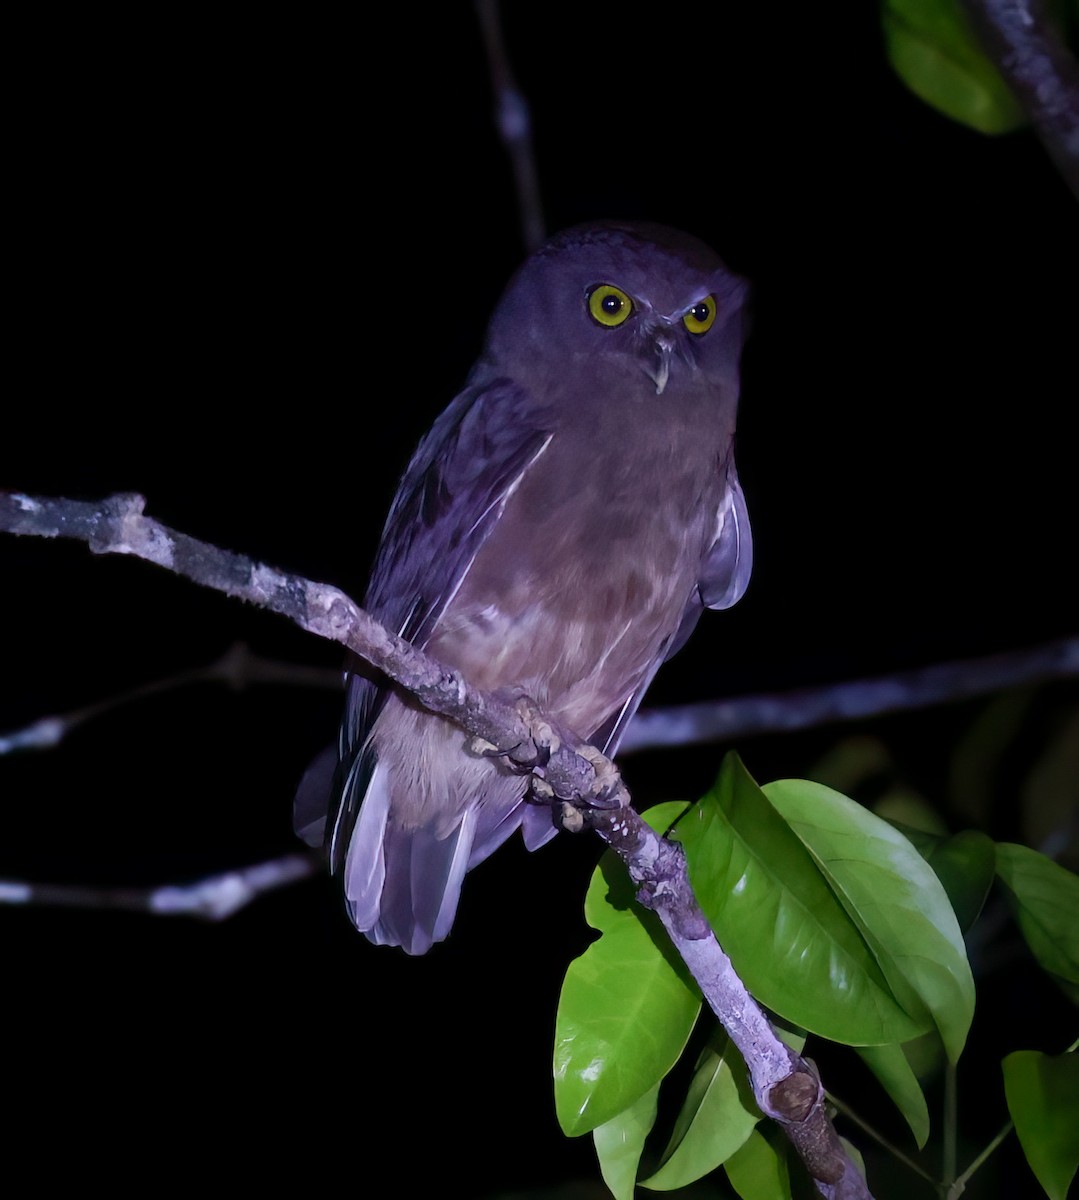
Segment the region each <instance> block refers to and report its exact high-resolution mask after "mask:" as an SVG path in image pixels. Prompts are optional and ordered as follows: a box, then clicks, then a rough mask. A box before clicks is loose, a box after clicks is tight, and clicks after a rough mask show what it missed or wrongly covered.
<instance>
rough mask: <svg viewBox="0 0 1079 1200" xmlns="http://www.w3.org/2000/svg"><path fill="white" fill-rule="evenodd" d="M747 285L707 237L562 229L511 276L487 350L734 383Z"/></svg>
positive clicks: (658, 230)
mask: <svg viewBox="0 0 1079 1200" xmlns="http://www.w3.org/2000/svg"><path fill="white" fill-rule="evenodd" d="M746 291H747V285H746V283H745V281H744V280H742V279H740V278H739V277H738V276H736V275H734V274H733V273H732V272H731V271H730V270H728V268H727V267H726V266H725V265H724V264H723V262H722V261H721V259H720V258H719V256H718V255H717V254H716V253H715V251H713V250H712V249H710V248H709V247H708V246H706V245H705V244H704V243H703V242H701V241H699V240H698V239H697V238H695V237H692V236H690V235H689V234H686V233H681V232H680V231H678V230H675V229H669V228H667V227H666V226H663V225H654V224H648V223H643V222H597V223H592V224H588V225H578V226H575V227H574V228H572V229H568V230H566V231H564V232H563V233H560V234H558V235H556V236H555V237H553V238H552V239H551V240H550V241H549V242H547V243H546V244H545V245H544V246H542V247H541V248H540V249H539V250H537V251H536V253H535V254H533V255H532V256H531V257H530V258H529V259H528V260H527V261H526V262H525V263H524V264H523V266H522V267H521V268H520V269H519V270H518V271H517V273H516V274H515V275H514V276H513V278H512V279H511V280H510V282H509V285H508V286H507V288H506V290H505V292H504V293H503V296H502V299H501V301H500V302H499V304H498V306H497V308H496V309H495V312H494V315H493V317H492V319H491V323H490V325H489V327H488V335H487V352H486V355H485V358H486V360H487V361H488V362H489V363H491V364H492V365H493V366H495V367H496V369H498V368H501V369H504V370H506V371H507V372H508V373H510V374H516V373H518V372H520V371H522V370H523V371H527V373H528V374H529V375H530V376H532V377H536V375H535V373H536V372H537V371H538V372H543V371H548V372H554V371H558V372H564V371H565V370H567V368H569V369H576V370H589V371H599V372H601V373H603V374H604V376H605V378H604V380H603V382H604V383H606V384H610V383H611V382H612V381H614V380H622V381H623V386H625V385H627V384H629V385H634V384H635V385H636V386H639V387H642V388H650V389H651V390H652V392H653V394H663V393H664V391H665V390H666V389H667V388H668V386H672V387H685V386H689V387H696V386H698V385H699V384H701V383H706V384H713V385H714V384H716V383H723V382H726V383H729V384H734V383H736V381H737V375H738V361H739V357H740V354H741V348H742V341H743V323H742V311H743V306H744V301H745V295H746Z"/></svg>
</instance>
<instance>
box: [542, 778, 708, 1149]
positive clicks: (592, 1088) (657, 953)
mask: <svg viewBox="0 0 1079 1200" xmlns="http://www.w3.org/2000/svg"><path fill="white" fill-rule="evenodd" d="M684 808H685V805H684V804H681V803H677V802H676V803H671V804H661V805H658V806H657V807H656V808H653V809H651V810H650V811H649V812H648V813H646V814H645V819H646V820H647V821H648V822H649V823H650V824H652V825H653V828H655V829H660V830H662V829H666V828H667V825H668V824H669V823H670V822H671V821H672V820H673V819H674V818H675V816H677V814H678V813H680V812H681V811H683V809H684ZM633 895H634V889H633V884H632V883H631V881H630V879H629V876H628V875H627V874H626V871H625V869H624V868H623V866H622V864H621V862H619V860H618V858H617V856H616V855H614V854H613V853H610V852H609V853H607V854H605V855H604V856H603V858H602V859H601V861H600V864H599V866H598V867H597V868H596V871H595V873H594V874H593V876H592V882H591V884H590V886H589V889H588V895H587V897H586V899H585V919H586V920H587V921H588V923H589V925H591V926H592V927H593V928H594V929H598V930H599V931H600V934H601V936H600V938H599V940H598V941H596V942H593V943H592V945H591V946H589V947H588V949H587V950H586V951H585V952H584V954H582V955H581V956H580V957H579V958H577V959H575V960H574V961H573V962H572V963H570V965H569V969H568V970H567V971H566V978H565V981H564V982H563V984H562V995H561V997H560V999H559V1002H558V1016H557V1019H556V1023H555V1049H554V1078H555V1110H556V1112H557V1114H558V1120H559V1123H560V1124H561V1126H562V1130H563V1132H564V1133H566V1134H567V1135H568V1136H570V1137H576V1136H578V1135H579V1134H582V1133H588V1132H589V1130H592V1129H595V1128H596V1127H597V1126H598V1125H603V1124H605V1123H606V1122H608V1121H610V1120H612V1119H613V1118H615V1117H616V1116H618V1114H619V1113H621V1112H623V1111H624V1110H625V1109H627V1108H629V1107H630V1106H631V1105H632V1104H635V1103H636V1101H638V1100H639V1099H640V1098H641V1097H642V1096H643V1095H644V1094H645V1092H647V1091H649V1089H651V1088H653V1087H655V1085H656V1084H657V1083H659V1081H660V1080H661V1079H662V1078H663V1077H664V1075H666V1074H667V1072H668V1071H669V1070H670V1069H671V1067H672V1066H673V1065H674V1064H675V1063H676V1062H677V1061H678V1057H679V1055H680V1054H681V1053H682V1050H683V1049H684V1047H685V1044H686V1040H687V1039H688V1037H689V1034H690V1031H691V1030H692V1028H693V1023H694V1021H695V1020H696V1019H697V1013H698V1012H699V1011H700V1006H701V994H700V991H699V989H698V988H697V985H696V984H695V983H694V981H693V979H692V977H691V976H690V974H689V972H688V970H687V968H686V966H685V964H684V963H683V962H682V960H681V958H679V957H678V955H677V954H676V953H675V952H674V950H673V948H672V947H671V944H670V941H669V939H668V937H667V934H666V932H665V931H664V929H663V926H662V925H661V924H660V922H659V920H658V918H657V917H656V916H655V915H654V914H653V913H650V912H647V911H646V910H645V909H642V908H641V907H640V906H639V905H637V903H636V902H635V900H634V899H633Z"/></svg>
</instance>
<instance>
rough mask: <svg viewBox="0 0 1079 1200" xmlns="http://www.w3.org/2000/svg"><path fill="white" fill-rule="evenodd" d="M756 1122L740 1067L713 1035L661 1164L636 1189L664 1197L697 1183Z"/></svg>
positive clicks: (727, 1044) (722, 1038)
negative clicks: (647, 1189) (649, 1189)
mask: <svg viewBox="0 0 1079 1200" xmlns="http://www.w3.org/2000/svg"><path fill="white" fill-rule="evenodd" d="M760 1119H761V1113H760V1109H758V1108H757V1105H756V1102H755V1101H754V1099H753V1089H752V1087H751V1086H750V1082H749V1077H748V1073H747V1071H746V1065H745V1062H744V1061H743V1059H742V1056H741V1055H740V1054H739V1053H738V1051H737V1049H736V1048H735V1047H734V1045H733V1044H732V1043H731V1041H730V1039H729V1038H728V1037H727V1035H726V1034H724V1033H718V1032H717V1034H716V1035H715V1037H714V1038H713V1039H712V1042H711V1043H710V1044H709V1045H708V1046H706V1047H705V1048H704V1050H703V1051H702V1052H701V1056H700V1058H699V1059H698V1060H697V1069H696V1071H695V1072H694V1075H693V1079H692V1081H691V1082H690V1085H689V1091H688V1092H687V1093H686V1099H685V1103H684V1104H683V1105H682V1109H681V1111H680V1112H679V1114H678V1119H677V1120H676V1121H675V1126H674V1131H673V1133H672V1134H671V1140H670V1143H669V1144H668V1146H667V1149H666V1150H665V1151H664V1154H663V1163H662V1165H661V1166H660V1168H659V1170H658V1171H656V1172H655V1174H654V1175H651V1176H650V1177H649V1178H648V1179H642V1180H641V1184H642V1185H643V1186H644V1187H647V1188H652V1189H653V1190H654V1191H659V1192H667V1191H672V1190H673V1189H675V1188H680V1187H685V1186H686V1185H687V1184H690V1183H693V1182H694V1180H697V1179H701V1178H702V1177H703V1176H705V1175H707V1174H708V1173H709V1172H710V1171H714V1170H715V1169H716V1167H718V1166H719V1165H720V1164H721V1163H723V1162H725V1161H726V1160H727V1159H728V1158H729V1157H730V1156H731V1155H732V1154H733V1153H734V1152H735V1151H736V1150H737V1149H738V1147H739V1146H741V1145H742V1143H743V1142H744V1141H745V1140H746V1138H747V1137H749V1135H750V1133H752V1131H753V1127H754V1125H756V1123H757V1122H758V1121H759V1120H760Z"/></svg>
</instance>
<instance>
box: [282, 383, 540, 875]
mask: <svg viewBox="0 0 1079 1200" xmlns="http://www.w3.org/2000/svg"><path fill="white" fill-rule="evenodd" d="M551 436H552V434H551V428H550V420H549V418H548V416H547V411H546V410H544V409H542V408H539V407H538V406H537V405H536V404H535V403H534V402H533V401H532V400H531V399H530V397H529V395H528V394H527V393H526V392H525V391H524V389H522V388H520V387H518V386H517V385H515V384H513V383H511V382H510V381H508V380H505V379H503V380H495V381H493V382H492V383H490V384H487V385H482V386H474V387H470V388H466V389H465V390H464V391H463V392H461V393H460V394H459V395H458V396H457V397H456V399H455V400H454V401H453V402H452V404H451V405H450V406H449V408H447V409H446V411H445V412H444V413H443V414H442V415H441V416H440V417H439V419H438V420H437V421H436V422H435V424H434V426H433V427H432V428H431V430H430V432H429V433H428V434H427V436H426V437H425V438H424V440H423V441H422V442H421V443H420V445H419V447H418V448H417V450H416V453H415V454H414V455H413V458H412V461H411V462H410V463H409V466H408V469H407V471H406V472H405V476H404V478H403V479H402V481H401V485H400V487H399V488H398V491H397V495H396V498H395V499H394V502H393V506H392V507H391V509H390V515H389V517H388V518H387V521H386V527H385V529H384V530H383V533H382V541H381V544H380V547H379V551H378V556H377V558H376V560H375V566H374V570H373V572H372V575H371V582H370V585H369V587H368V590H367V596H366V599H365V607H366V608H367V609H368V611H369V612H371V613H372V615H373V616H375V617H377V618H378V619H379V620H380V621H381V622H382V623H383V624H384V625H385V626H386V627H387V628H388V629H389V630H390V631H391V632H393V633H397V634H399V635H400V636H401V637H403V638H406V639H407V640H408V641H410V642H412V643H413V645H416V646H420V647H422V646H424V645H425V644H426V642H427V640H428V638H429V637H430V635H431V632H432V630H433V629H434V627H435V625H436V624H437V622H438V620H439V618H440V617H441V615H442V613H443V611H444V610H445V608H446V606H447V605H448V604H449V603H450V602H451V601H452V599H453V597H454V595H455V594H456V593H457V590H458V589H459V588H460V586H461V583H462V582H463V580H464V578H465V576H466V575H467V574H468V571H469V568H470V567H471V565H472V563H473V561H474V560H475V557H476V554H477V553H478V552H479V549H480V547H481V546H482V545H483V543H484V541H485V540H486V538H487V536H488V534H489V533H490V532H491V529H492V528H493V527H494V524H495V522H496V521H497V520H498V517H499V515H500V514H501V512H502V509H503V507H504V506H505V503H506V501H507V500H508V498H509V497H510V495H511V494H512V492H513V490H514V489H515V487H516V486H517V484H518V483H519V482H520V480H521V478H522V477H523V475H524V473H525V472H526V471H527V470H528V468H529V467H530V466H531V465H532V464H533V463H534V462H535V461H536V459H537V458H538V457H539V456H540V455H541V454H542V453H543V451H544V450H545V449H546V447H547V445H548V444H549V442H550V440H551ZM353 668H354V669H353ZM368 671H369V668H366V667H365V666H364V665H363V664H361V663H359V662H354V663H353V664H352V667H351V668H350V674H349V679H348V693H347V698H346V706H345V714H344V718H343V720H342V725H341V734H340V739H339V746H338V754H337V765H336V772H335V778H334V781H333V784H332V785H331V788H330V791H331V796H330V816H331V818H332V825H331V827H330V836H329V839H328V842H327V850H328V853H329V860H330V865H331V869H332V870H334V871H337V870H339V869H340V867H341V866H342V864H343V862H344V858H345V854H346V853H347V850H348V844H349V839H350V836H351V833H352V829H353V827H354V826H355V823H356V817H357V814H358V812H359V807H360V802H361V801H362V799H363V797H364V794H365V792H366V790H367V784H368V781H369V779H370V776H371V770H372V768H373V765H374V764H373V761H370V760H371V758H372V756H371V755H370V753H369V752H365V750H364V746H365V741H366V738H367V733H368V731H369V730H370V727H371V724H372V723H373V721H374V719H375V717H376V716H377V715H378V712H379V710H380V708H381V706H382V703H383V701H384V698H385V694H386V693H385V687H384V684H381V683H380V682H376V681H375V680H373V679H371V678H369V677H368ZM323 770H324V773H325V768H324V769H323ZM323 787H325V784H323ZM323 794H324V795H325V792H323ZM298 799H299V797H298ZM334 805H336V811H334ZM297 823H298V824H299V820H298V822H297Z"/></svg>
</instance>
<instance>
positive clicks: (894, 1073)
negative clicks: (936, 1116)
mask: <svg viewBox="0 0 1079 1200" xmlns="http://www.w3.org/2000/svg"><path fill="white" fill-rule="evenodd" d="M858 1055H859V1057H860V1058H861V1059H862V1061H863V1062H864V1063H865V1065H866V1066H867V1067H868V1068H869V1069H870V1070H871V1071H872V1072H873V1074H874V1075H875V1076H876V1077H877V1079H878V1080H879V1081H880V1084H881V1086H882V1087H883V1088H884V1090H885V1091H886V1092H887V1093H888V1095H889V1096H891V1098H892V1100H893V1101H894V1102H895V1106H896V1108H898V1109H899V1111H900V1112H901V1113H902V1114H903V1119H904V1120H905V1121H906V1123H907V1124H908V1125H909V1126H910V1131H911V1133H913V1134H914V1140H915V1141H916V1142H917V1143H918V1149H919V1150H924V1149H925V1143H926V1142H927V1141H928V1140H929V1108H928V1107H927V1105H926V1103H925V1093H924V1092H923V1091H922V1085H921V1084H920V1083H919V1082H918V1077H917V1076H916V1075H915V1074H914V1071H913V1070H912V1069H911V1065H910V1062H909V1060H908V1059H907V1056H906V1054H904V1053H903V1047H902V1046H896V1045H892V1046H859V1047H858Z"/></svg>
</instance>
